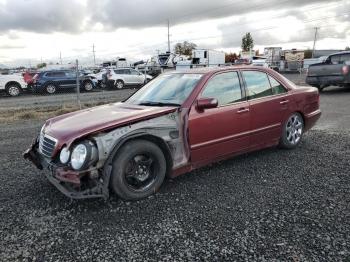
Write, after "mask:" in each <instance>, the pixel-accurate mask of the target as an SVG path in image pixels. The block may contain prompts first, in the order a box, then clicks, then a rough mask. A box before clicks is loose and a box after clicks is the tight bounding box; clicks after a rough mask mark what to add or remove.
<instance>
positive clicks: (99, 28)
mask: <svg viewBox="0 0 350 262" xmlns="http://www.w3.org/2000/svg"><path fill="white" fill-rule="evenodd" d="M167 20H169V23H170V34H171V36H170V40H171V47H172V48H173V46H174V45H175V44H176V43H177V42H182V41H185V40H187V41H190V42H193V43H195V44H197V46H198V47H199V48H210V49H216V50H222V51H225V52H239V50H240V45H241V39H242V36H243V35H244V34H245V33H246V32H250V33H251V34H252V36H253V39H254V44H255V47H254V49H259V50H260V52H263V50H264V47H267V46H279V47H283V48H284V49H290V48H298V49H307V48H310V49H311V48H312V47H313V39H314V35H315V29H314V28H315V27H318V28H319V29H318V34H317V42H316V49H344V48H345V47H346V46H350V0H308V1H305V0H294V1H291V0H288V1H287V0H263V1H261V0H250V1H246V0H235V1H234V0H219V1H212V0H196V1H188V0H152V1H145V0H129V1H125V0H98V1H97V0H0V64H5V65H8V66H14V65H24V66H29V65H36V64H37V63H40V62H41V61H42V62H47V63H49V62H53V63H57V62H59V61H60V54H61V57H62V61H63V63H69V62H72V61H74V60H75V59H79V61H80V62H81V63H82V64H91V65H92V64H93V45H94V46H95V56H96V60H97V62H98V63H99V62H101V61H104V60H111V59H113V58H116V57H126V58H127V59H128V60H129V61H138V60H142V59H143V60H147V59H149V58H150V57H151V56H153V55H155V54H157V52H165V51H166V50H167Z"/></svg>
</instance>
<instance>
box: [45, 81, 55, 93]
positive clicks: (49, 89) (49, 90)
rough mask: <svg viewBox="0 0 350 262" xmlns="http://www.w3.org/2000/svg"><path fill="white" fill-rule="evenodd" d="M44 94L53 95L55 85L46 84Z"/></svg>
mask: <svg viewBox="0 0 350 262" xmlns="http://www.w3.org/2000/svg"><path fill="white" fill-rule="evenodd" d="M45 92H46V93H47V94H49V95H53V94H55V93H56V92H57V86H56V85H55V84H52V83H50V84H47V85H46V86H45Z"/></svg>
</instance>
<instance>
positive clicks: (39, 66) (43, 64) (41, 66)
mask: <svg viewBox="0 0 350 262" xmlns="http://www.w3.org/2000/svg"><path fill="white" fill-rule="evenodd" d="M36 67H37V68H38V69H40V68H44V67H46V63H40V64H37V65H36Z"/></svg>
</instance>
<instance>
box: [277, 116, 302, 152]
mask: <svg viewBox="0 0 350 262" xmlns="http://www.w3.org/2000/svg"><path fill="white" fill-rule="evenodd" d="M293 119H295V121H293ZM303 133H304V120H303V117H302V116H301V114H299V113H297V112H295V113H293V114H291V115H290V116H289V117H288V119H287V121H286V122H285V123H284V125H283V128H282V135H281V139H280V143H279V146H280V147H281V148H285V149H293V148H296V147H297V146H298V145H299V144H300V142H301V139H302V137H303Z"/></svg>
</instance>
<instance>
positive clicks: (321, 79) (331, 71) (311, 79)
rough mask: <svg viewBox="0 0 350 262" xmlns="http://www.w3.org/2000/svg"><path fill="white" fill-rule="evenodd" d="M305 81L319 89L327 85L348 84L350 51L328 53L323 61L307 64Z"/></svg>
mask: <svg viewBox="0 0 350 262" xmlns="http://www.w3.org/2000/svg"><path fill="white" fill-rule="evenodd" d="M306 83H307V84H309V85H311V86H315V87H317V88H318V89H319V90H320V91H322V89H323V88H325V87H327V86H331V85H333V86H350V52H341V53H335V54H332V55H330V56H329V57H328V58H327V59H326V60H325V61H324V62H322V63H318V64H313V65H310V66H309V70H308V73H307V76H306Z"/></svg>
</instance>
